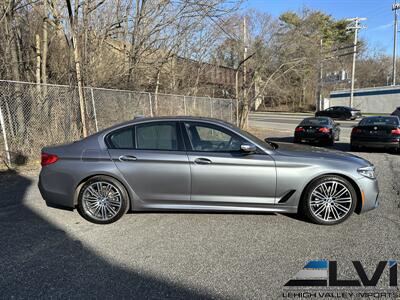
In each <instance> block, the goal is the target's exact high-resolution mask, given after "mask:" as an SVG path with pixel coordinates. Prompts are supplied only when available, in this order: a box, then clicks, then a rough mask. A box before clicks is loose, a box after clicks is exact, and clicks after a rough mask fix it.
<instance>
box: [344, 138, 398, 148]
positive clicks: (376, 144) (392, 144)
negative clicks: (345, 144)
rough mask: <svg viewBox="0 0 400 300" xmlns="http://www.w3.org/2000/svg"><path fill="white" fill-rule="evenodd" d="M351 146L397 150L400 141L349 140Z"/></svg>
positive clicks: (396, 139)
mask: <svg viewBox="0 0 400 300" xmlns="http://www.w3.org/2000/svg"><path fill="white" fill-rule="evenodd" d="M351 144H352V145H353V146H365V147H371V148H399V147H400V139H398V138H395V139H379V140H366V139H354V138H353V139H351Z"/></svg>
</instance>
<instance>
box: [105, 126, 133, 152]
mask: <svg viewBox="0 0 400 300" xmlns="http://www.w3.org/2000/svg"><path fill="white" fill-rule="evenodd" d="M134 134H135V131H134V128H133V127H126V128H123V129H118V130H116V131H114V132H112V133H111V134H109V135H108V137H107V144H108V146H109V147H110V148H113V149H133V148H135V143H134V141H135V135H134Z"/></svg>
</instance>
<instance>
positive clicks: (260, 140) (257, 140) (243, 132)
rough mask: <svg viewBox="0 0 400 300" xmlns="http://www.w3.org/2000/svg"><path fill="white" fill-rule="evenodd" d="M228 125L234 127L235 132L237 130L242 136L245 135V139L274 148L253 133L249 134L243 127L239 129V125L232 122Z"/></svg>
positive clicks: (267, 147)
mask: <svg viewBox="0 0 400 300" xmlns="http://www.w3.org/2000/svg"><path fill="white" fill-rule="evenodd" d="M227 124H229V123H227ZM229 126H230V127H232V128H234V129H235V130H236V131H237V132H239V133H240V134H241V135H243V136H244V137H246V138H247V139H249V140H250V141H252V142H253V143H255V144H259V145H261V146H263V147H264V148H266V149H270V150H275V149H276V148H275V147H274V146H272V145H270V144H268V143H267V142H265V141H263V140H262V139H260V138H258V137H256V136H255V135H254V134H251V133H250V132H247V131H244V130H243V129H240V128H239V127H237V126H235V125H233V124H229Z"/></svg>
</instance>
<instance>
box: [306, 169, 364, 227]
mask: <svg viewBox="0 0 400 300" xmlns="http://www.w3.org/2000/svg"><path fill="white" fill-rule="evenodd" d="M356 201H357V194H356V191H355V190H354V187H353V186H352V185H351V183H350V182H348V181H347V180H346V179H344V178H342V177H340V176H334V175H332V176H324V177H321V178H319V179H317V180H315V181H314V182H312V183H311V184H310V185H309V186H308V188H307V190H306V191H305V195H304V199H302V202H301V210H302V211H303V213H304V214H305V215H306V216H307V217H308V218H309V219H310V220H311V221H313V222H314V223H317V224H322V225H334V224H339V223H341V222H343V221H344V220H346V219H347V218H348V217H349V216H350V215H351V214H352V213H353V211H354V209H355V206H356Z"/></svg>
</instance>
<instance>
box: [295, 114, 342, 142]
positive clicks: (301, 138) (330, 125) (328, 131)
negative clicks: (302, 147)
mask: <svg viewBox="0 0 400 300" xmlns="http://www.w3.org/2000/svg"><path fill="white" fill-rule="evenodd" d="M339 125H340V124H338V123H335V121H333V120H332V119H331V118H328V117H316V118H306V119H304V120H303V121H301V123H300V124H299V125H298V126H297V127H296V129H295V130H294V142H295V143H301V142H314V143H325V144H328V145H330V146H331V145H333V144H334V143H335V141H338V140H339V138H340V127H339Z"/></svg>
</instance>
